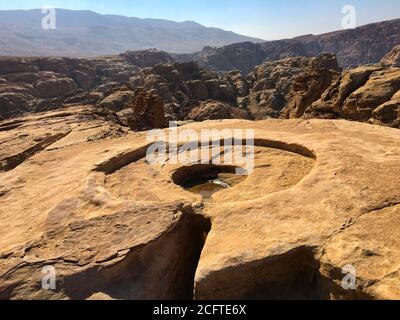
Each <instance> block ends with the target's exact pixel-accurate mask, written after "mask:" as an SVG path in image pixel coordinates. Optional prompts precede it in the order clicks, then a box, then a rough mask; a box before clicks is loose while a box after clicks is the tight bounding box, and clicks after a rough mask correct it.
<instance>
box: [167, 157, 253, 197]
mask: <svg viewBox="0 0 400 320" xmlns="http://www.w3.org/2000/svg"><path fill="white" fill-rule="evenodd" d="M238 169H240V168H239V167H236V166H218V165H209V164H198V165H193V166H190V167H182V168H180V169H178V170H177V171H175V172H174V174H173V175H172V180H173V181H174V183H175V184H177V185H180V186H181V187H183V188H184V189H185V190H187V191H190V192H192V193H196V194H199V195H201V196H202V197H203V200H204V201H211V199H212V196H213V195H214V194H215V193H217V192H220V191H223V190H225V189H229V188H231V187H234V186H236V185H238V184H239V183H241V182H242V181H244V180H245V179H246V178H247V176H246V175H238V174H237V172H238Z"/></svg>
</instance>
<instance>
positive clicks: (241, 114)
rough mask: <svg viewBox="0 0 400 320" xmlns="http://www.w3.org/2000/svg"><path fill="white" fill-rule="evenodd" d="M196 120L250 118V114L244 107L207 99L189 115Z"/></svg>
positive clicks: (190, 118) (188, 117)
mask: <svg viewBox="0 0 400 320" xmlns="http://www.w3.org/2000/svg"><path fill="white" fill-rule="evenodd" d="M187 119H189V120H194V121H206V120H222V119H250V115H249V114H248V113H247V112H246V111H245V110H243V109H239V108H235V107H232V106H230V105H229V104H226V103H223V102H218V101H212V100H209V101H205V102H202V103H201V104H200V106H198V107H195V108H193V109H192V111H191V112H190V113H189V115H188V116H187Z"/></svg>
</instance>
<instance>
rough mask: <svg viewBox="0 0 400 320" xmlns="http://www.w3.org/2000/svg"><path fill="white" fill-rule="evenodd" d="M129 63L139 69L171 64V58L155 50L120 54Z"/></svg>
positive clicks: (172, 59)
mask: <svg viewBox="0 0 400 320" xmlns="http://www.w3.org/2000/svg"><path fill="white" fill-rule="evenodd" d="M121 56H122V57H124V58H125V59H126V60H127V61H128V62H129V63H131V64H133V65H136V66H138V67H140V68H148V67H153V66H155V65H157V64H160V63H173V62H174V58H172V57H171V56H170V55H169V54H168V53H166V52H164V51H159V50H157V49H150V50H141V51H127V52H125V53H122V54H121Z"/></svg>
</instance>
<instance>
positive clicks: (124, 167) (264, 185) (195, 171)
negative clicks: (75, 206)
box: [99, 139, 316, 203]
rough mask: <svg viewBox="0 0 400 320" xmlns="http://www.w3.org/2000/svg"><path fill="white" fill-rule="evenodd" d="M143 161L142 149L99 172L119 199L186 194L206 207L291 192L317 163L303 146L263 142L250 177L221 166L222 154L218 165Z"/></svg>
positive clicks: (257, 143) (181, 197)
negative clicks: (210, 203) (153, 163)
mask: <svg viewBox="0 0 400 320" xmlns="http://www.w3.org/2000/svg"><path fill="white" fill-rule="evenodd" d="M145 157H146V148H142V149H138V150H137V151H134V152H130V153H124V154H122V155H121V157H120V158H118V157H117V158H114V159H113V161H109V162H105V163H104V164H102V166H101V167H100V169H99V171H103V172H104V173H105V180H104V181H105V187H106V189H107V190H108V191H110V192H111V193H112V194H113V195H114V196H115V197H116V198H118V199H123V200H133V201H137V200H139V201H158V202H173V201H183V200H184V199H188V197H190V193H191V194H192V196H196V195H197V196H198V195H201V196H202V198H203V201H205V202H213V203H226V202H229V203H232V202H240V201H248V200H254V199H257V198H261V197H264V196H266V195H268V194H272V193H275V192H279V191H282V190H285V189H289V188H292V187H294V186H295V185H297V184H298V183H299V182H300V181H301V180H302V179H303V178H304V177H305V176H307V175H308V174H309V173H310V172H311V170H312V169H313V168H314V166H315V159H316V157H315V155H314V154H313V153H312V152H311V151H310V150H308V149H306V148H304V147H302V146H299V145H287V144H284V143H281V142H271V141H268V140H262V139H260V140H256V141H255V147H254V170H253V171H252V172H251V174H249V175H248V176H242V175H236V170H237V169H238V168H240V169H242V170H239V171H241V172H243V169H244V168H243V164H236V163H234V165H223V164H224V163H225V161H224V152H223V151H222V149H221V152H220V155H219V158H220V159H219V160H221V161H220V162H219V163H221V165H213V164H205V165H204V164H199V163H197V162H195V163H189V164H185V165H180V164H164V165H151V164H149V163H148V162H147V161H146V158H145ZM115 163H116V164H117V165H118V166H116V165H114V164H115ZM210 163H211V161H210ZM214 163H215V162H214ZM188 191H189V192H188Z"/></svg>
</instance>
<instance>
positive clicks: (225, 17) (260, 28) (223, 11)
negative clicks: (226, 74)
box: [0, 0, 400, 40]
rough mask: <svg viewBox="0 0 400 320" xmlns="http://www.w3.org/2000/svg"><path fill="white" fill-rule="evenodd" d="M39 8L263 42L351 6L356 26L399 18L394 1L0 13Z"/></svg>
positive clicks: (314, 29)
mask: <svg viewBox="0 0 400 320" xmlns="http://www.w3.org/2000/svg"><path fill="white" fill-rule="evenodd" d="M44 5H51V6H55V7H58V8H66V9H74V10H92V11H96V12H99V13H110V14H121V15H125V16H132V17H140V18H161V19H169V20H175V21H185V20H192V21H196V22H199V23H201V24H203V25H205V26H208V27H219V28H223V29H226V30H232V31H234V32H237V33H241V34H245V35H249V36H254V37H259V38H263V39H266V40H274V39H281V38H287V37H294V36H297V35H302V34H309V33H314V34H318V33H324V32H329V31H334V30H338V29H340V28H341V21H342V18H343V14H342V7H343V6H344V5H353V6H355V8H356V10H357V11H356V13H357V25H363V24H367V23H370V22H377V21H382V20H389V19H396V18H400V1H399V0H0V10H11V9H32V8H40V7H42V6H44Z"/></svg>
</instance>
